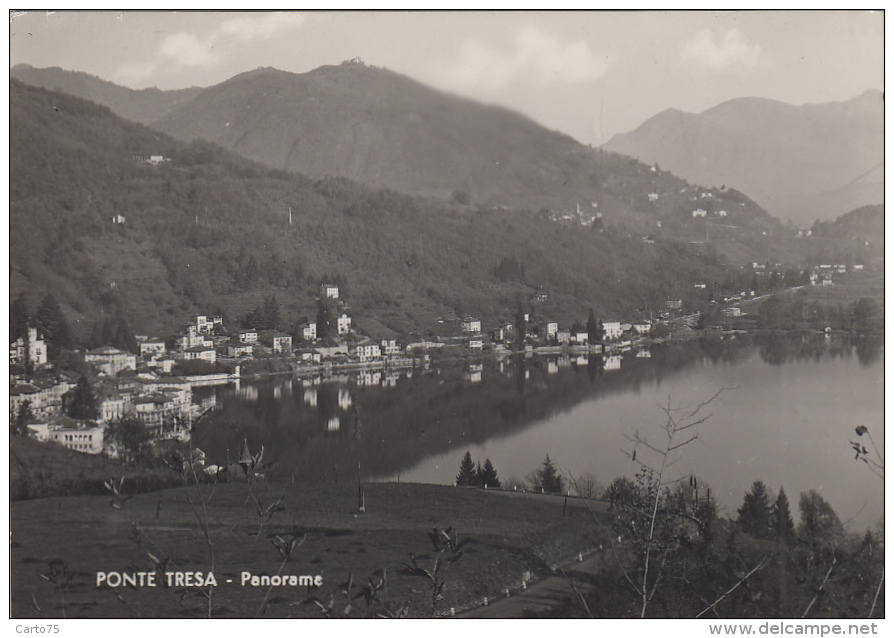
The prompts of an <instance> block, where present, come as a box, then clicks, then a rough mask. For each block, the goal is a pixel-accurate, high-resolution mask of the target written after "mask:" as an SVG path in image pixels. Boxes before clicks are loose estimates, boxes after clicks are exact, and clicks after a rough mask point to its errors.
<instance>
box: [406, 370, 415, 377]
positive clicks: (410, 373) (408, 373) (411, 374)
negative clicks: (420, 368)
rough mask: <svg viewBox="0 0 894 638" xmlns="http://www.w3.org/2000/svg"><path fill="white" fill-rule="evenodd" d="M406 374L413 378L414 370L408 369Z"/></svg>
mask: <svg viewBox="0 0 894 638" xmlns="http://www.w3.org/2000/svg"><path fill="white" fill-rule="evenodd" d="M404 374H405V375H407V378H408V379H412V378H413V371H412V370H407V371H406V372H404Z"/></svg>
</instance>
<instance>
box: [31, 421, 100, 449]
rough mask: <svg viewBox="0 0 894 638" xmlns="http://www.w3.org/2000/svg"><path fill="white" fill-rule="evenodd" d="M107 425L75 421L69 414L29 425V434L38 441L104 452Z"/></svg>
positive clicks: (69, 447)
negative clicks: (104, 436) (104, 434)
mask: <svg viewBox="0 0 894 638" xmlns="http://www.w3.org/2000/svg"><path fill="white" fill-rule="evenodd" d="M104 430H105V426H103V425H93V424H87V423H82V422H79V421H75V420H74V419H70V418H68V417H67V416H62V417H59V418H58V419H54V420H52V421H48V422H44V423H34V424H29V425H28V434H29V435H31V436H32V437H33V438H35V439H37V440H38V441H49V442H53V443H58V444H59V445H62V446H63V447H66V448H68V449H69V450H74V451H75V452H83V453H84V454H99V453H100V452H102V445H103V433H104Z"/></svg>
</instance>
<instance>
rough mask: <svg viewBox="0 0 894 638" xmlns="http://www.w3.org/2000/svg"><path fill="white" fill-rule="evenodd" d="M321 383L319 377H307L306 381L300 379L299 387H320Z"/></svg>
mask: <svg viewBox="0 0 894 638" xmlns="http://www.w3.org/2000/svg"><path fill="white" fill-rule="evenodd" d="M321 381H322V379H320V377H309V378H306V379H301V385H302V386H304V387H305V388H310V387H313V386H315V385H320V382H321Z"/></svg>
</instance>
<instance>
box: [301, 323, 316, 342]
mask: <svg viewBox="0 0 894 638" xmlns="http://www.w3.org/2000/svg"><path fill="white" fill-rule="evenodd" d="M301 338H302V339H304V340H305V341H316V340H317V324H315V323H309V324H307V325H306V326H304V327H303V328H302V329H301Z"/></svg>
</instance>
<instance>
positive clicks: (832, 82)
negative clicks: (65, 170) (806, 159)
mask: <svg viewBox="0 0 894 638" xmlns="http://www.w3.org/2000/svg"><path fill="white" fill-rule="evenodd" d="M9 37H10V48H9V51H10V66H14V65H16V64H20V63H25V64H30V65H32V66H35V67H50V66H58V67H62V68H64V69H69V70H74V71H84V72H86V73H90V74H92V75H96V76H98V77H100V78H103V79H105V80H109V81H111V82H114V83H116V84H120V85H122V86H127V87H131V88H136V89H140V88H146V87H151V86H156V87H158V88H161V89H174V88H183V87H188V86H211V85H214V84H217V83H219V82H222V81H224V80H226V79H228V78H230V77H232V76H234V75H236V74H238V73H241V72H244V71H249V70H252V69H255V68H257V67H262V66H271V67H276V68H278V69H281V70H283V71H290V72H294V73H304V72H307V71H310V70H312V69H314V68H316V67H319V66H322V65H326V64H339V63H340V62H342V61H344V60H349V59H352V58H357V57H359V58H360V59H361V60H363V62H365V63H366V64H369V65H374V66H379V67H386V68H388V69H391V70H392V71H396V72H398V73H402V74H404V75H407V76H409V77H411V78H413V79H415V80H418V81H419V82H422V83H424V84H426V85H428V86H431V87H433V88H436V89H439V90H442V91H448V92H451V93H457V94H460V95H462V96H465V97H469V98H472V99H475V100H478V101H481V102H486V103H490V104H498V105H501V106H505V107H508V108H511V109H513V110H516V111H519V112H521V113H523V114H524V115H527V116H528V117H530V118H532V119H534V120H536V121H538V122H539V123H541V124H542V125H544V126H546V127H548V128H550V129H554V130H558V131H561V132H563V133H566V134H568V135H571V136H572V137H574V138H576V139H577V140H579V141H581V142H583V143H585V144H593V145H599V144H601V143H603V142H607V141H608V140H609V139H610V138H611V137H612V136H613V135H615V134H616V133H622V132H626V131H630V130H633V129H635V128H636V127H637V126H639V125H640V124H642V123H643V122H644V121H646V120H647V119H648V118H650V117H652V116H654V115H656V114H658V113H660V112H662V111H664V110H666V109H668V108H676V109H680V110H683V111H688V112H695V113H697V112H701V111H704V110H706V109H708V108H711V107H713V106H715V105H717V104H720V103H721V102H724V101H726V100H729V99H733V98H737V97H764V98H770V99H775V100H779V101H783V102H788V103H790V104H804V103H817V102H830V101H842V100H847V99H850V98H852V97H855V96H857V95H859V94H861V93H863V92H864V91H867V90H871V89H876V90H883V88H884V16H883V14H882V13H880V12H867V11H744V12H742V11H729V12H718V11H669V12H668V11H638V12H597V11H589V12H548V13H545V12H534V11H519V12H476V13H470V12H396V11H395V12H311V13H297V12H257V13H251V12H207V11H206V12H185V13H184V12H179V13H173V12H136V11H133V12H130V11H124V12H120V11H96V12H87V11H84V12H76V11H75V12H71V11H57V12H43V11H40V12H23V13H17V12H12V13H11V14H10V35H9Z"/></svg>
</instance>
